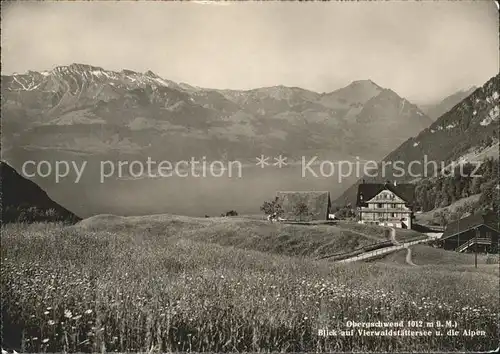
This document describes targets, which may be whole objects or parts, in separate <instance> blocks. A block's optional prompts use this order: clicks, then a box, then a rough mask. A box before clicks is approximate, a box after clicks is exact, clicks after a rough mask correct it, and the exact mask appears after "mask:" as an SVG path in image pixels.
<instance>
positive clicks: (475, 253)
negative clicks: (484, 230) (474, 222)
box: [474, 228, 479, 268]
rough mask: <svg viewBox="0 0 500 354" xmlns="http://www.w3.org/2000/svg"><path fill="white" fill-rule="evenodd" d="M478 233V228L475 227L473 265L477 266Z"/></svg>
mask: <svg viewBox="0 0 500 354" xmlns="http://www.w3.org/2000/svg"><path fill="white" fill-rule="evenodd" d="M478 234H479V228H476V242H475V243H476V244H475V245H474V251H475V252H474V267H476V268H477V239H478V237H477V236H478Z"/></svg>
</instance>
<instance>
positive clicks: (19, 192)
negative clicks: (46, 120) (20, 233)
mask: <svg viewBox="0 0 500 354" xmlns="http://www.w3.org/2000/svg"><path fill="white" fill-rule="evenodd" d="M0 189H1V193H2V194H1V203H2V206H1V207H2V217H1V219H0V222H2V223H10V222H16V221H24V222H33V221H64V222H70V223H75V222H77V221H79V220H80V218H79V217H78V216H76V215H74V214H73V213H72V212H70V211H69V210H67V209H65V208H63V207H62V206H60V205H59V204H57V203H56V202H54V201H53V200H52V199H50V198H49V196H48V195H47V193H45V192H44V191H43V190H42V189H41V188H40V187H38V186H37V185H36V184H35V183H34V182H32V181H30V180H28V179H26V178H24V177H22V176H21V175H20V174H19V173H17V172H16V170H14V169H13V168H12V167H11V166H9V165H8V164H6V163H5V162H3V161H0Z"/></svg>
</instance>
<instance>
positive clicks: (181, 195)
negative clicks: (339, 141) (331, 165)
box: [36, 164, 357, 217]
mask: <svg viewBox="0 0 500 354" xmlns="http://www.w3.org/2000/svg"><path fill="white" fill-rule="evenodd" d="M314 171H315V172H316V173H317V174H318V175H319V176H318V177H315V176H313V175H312V174H311V173H309V172H308V173H306V177H305V178H303V177H302V166H301V165H300V164H299V165H292V166H286V167H282V168H278V167H276V166H267V167H265V168H260V167H258V166H251V167H245V168H243V170H242V175H241V178H238V177H237V176H236V174H235V175H233V177H231V178H230V177H228V176H227V173H226V174H224V176H222V177H213V176H207V177H194V176H189V177H179V176H173V177H163V178H161V177H160V178H141V179H123V180H116V179H107V180H105V181H104V183H102V184H101V183H99V176H98V174H97V173H93V174H92V175H89V174H84V177H83V178H82V181H80V183H78V184H74V183H73V182H72V181H70V180H65V181H63V182H60V183H58V184H54V183H48V182H47V181H38V180H37V181H36V182H39V183H40V185H41V186H42V188H44V189H45V190H46V191H47V193H48V194H49V196H50V197H51V198H52V199H54V200H55V201H57V202H58V203H60V204H61V205H63V206H64V207H66V208H68V209H69V210H71V211H73V212H74V213H76V214H77V215H79V216H81V217H88V216H91V215H95V214H103V213H107V214H117V215H144V214H156V213H171V214H181V215H190V216H204V215H210V216H219V215H220V214H221V213H223V212H226V211H229V210H236V211H237V212H238V213H239V214H256V213H261V211H260V206H261V205H262V204H263V202H264V201H266V200H270V199H272V198H273V197H274V195H275V193H276V191H292V190H295V191H306V190H316V191H323V190H325V191H330V193H331V198H332V201H333V200H334V199H335V198H336V197H337V196H339V195H340V194H341V193H342V192H343V191H344V190H345V189H347V188H348V187H349V186H350V185H351V184H352V183H354V182H355V181H356V180H357V178H356V176H355V175H353V176H351V177H349V178H345V179H343V182H342V183H340V184H339V181H338V174H335V175H333V176H332V177H320V174H319V167H318V166H316V167H314Z"/></svg>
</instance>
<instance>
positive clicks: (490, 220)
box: [441, 210, 499, 239]
mask: <svg viewBox="0 0 500 354" xmlns="http://www.w3.org/2000/svg"><path fill="white" fill-rule="evenodd" d="M480 225H485V226H487V227H489V228H491V229H493V230H495V231H497V232H498V230H499V218H498V215H497V214H495V212H493V211H491V210H488V211H481V212H478V213H475V214H472V215H469V216H467V217H465V218H462V219H460V220H457V221H453V222H451V223H449V224H448V225H447V226H446V229H445V230H444V232H443V236H441V239H445V238H449V237H453V236H456V235H457V234H461V233H464V232H466V231H469V230H470V229H473V228H475V227H477V226H480Z"/></svg>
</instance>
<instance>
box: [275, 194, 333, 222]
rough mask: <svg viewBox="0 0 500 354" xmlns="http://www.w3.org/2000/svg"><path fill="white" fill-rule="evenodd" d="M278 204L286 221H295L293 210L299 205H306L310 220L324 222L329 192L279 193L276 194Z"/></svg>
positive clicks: (328, 209)
mask: <svg viewBox="0 0 500 354" xmlns="http://www.w3.org/2000/svg"><path fill="white" fill-rule="evenodd" d="M276 196H277V197H278V200H279V203H280V205H281V207H282V208H283V211H284V217H285V218H286V219H292V220H293V219H297V218H298V217H297V216H296V215H295V214H294V208H295V206H296V205H297V204H299V203H304V204H305V205H307V209H308V212H309V213H310V218H311V219H313V220H325V219H327V218H328V213H329V211H330V207H331V202H330V192H326V191H304V192H298V191H290V192H286V191H281V192H277V193H276Z"/></svg>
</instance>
